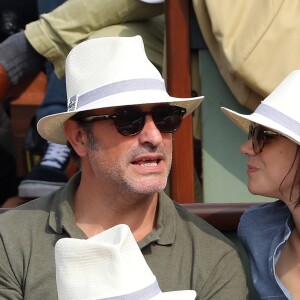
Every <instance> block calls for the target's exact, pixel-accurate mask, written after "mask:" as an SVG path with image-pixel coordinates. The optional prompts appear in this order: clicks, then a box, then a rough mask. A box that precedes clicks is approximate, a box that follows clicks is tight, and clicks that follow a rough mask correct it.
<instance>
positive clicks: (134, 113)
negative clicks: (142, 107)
mask: <svg viewBox="0 0 300 300" xmlns="http://www.w3.org/2000/svg"><path fill="white" fill-rule="evenodd" d="M115 124H116V128H117V130H118V132H119V133H120V134H122V135H125V136H128V135H136V134H138V133H139V132H141V130H142V129H143V127H144V124H145V115H144V114H143V113H141V111H139V110H137V109H134V108H130V109H120V110H118V111H117V112H116V118H115Z"/></svg>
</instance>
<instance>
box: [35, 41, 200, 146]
mask: <svg viewBox="0 0 300 300" xmlns="http://www.w3.org/2000/svg"><path fill="white" fill-rule="evenodd" d="M66 88H67V98H68V111H67V112H62V113H58V114H53V115H49V116H46V117H44V118H42V119H41V120H40V121H39V122H38V124H37V128H38V132H39V134H40V135H41V136H42V137H43V138H44V139H46V140H49V141H52V142H54V143H57V144H65V143H66V137H65V134H64V122H65V121H66V120H68V119H69V118H71V117H72V116H73V115H75V114H76V113H78V112H81V111H87V110H94V109H98V108H106V107H117V106H125V105H139V104H156V103H170V104H171V105H178V106H181V107H184V108H186V109H187V113H186V115H188V114H190V113H191V112H192V111H194V110H195V109H196V108H197V106H198V105H199V104H200V103H201V101H202V100H203V98H204V97H202V96H201V97H194V98H175V97H170V96H169V95H168V93H167V91H166V87H165V83H164V80H163V78H162V77H161V74H160V73H159V71H158V70H157V69H156V67H155V66H154V65H153V64H152V63H151V62H150V61H149V59H148V58H147V56H146V53H145V49H144V44H143V40H142V38H141V37H140V36H134V37H105V38H96V39H91V40H88V41H85V42H83V43H81V44H79V45H77V46H75V47H74V48H73V49H72V50H71V51H70V53H69V55H68V57H67V59H66Z"/></svg>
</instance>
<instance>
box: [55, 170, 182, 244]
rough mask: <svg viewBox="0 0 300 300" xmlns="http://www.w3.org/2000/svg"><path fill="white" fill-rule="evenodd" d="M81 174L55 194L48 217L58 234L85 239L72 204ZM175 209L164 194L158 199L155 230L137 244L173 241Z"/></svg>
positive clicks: (160, 194) (170, 242) (76, 175)
mask: <svg viewBox="0 0 300 300" xmlns="http://www.w3.org/2000/svg"><path fill="white" fill-rule="evenodd" d="M80 178H81V172H78V173H77V174H75V175H74V176H73V177H72V178H71V179H70V180H69V182H68V183H67V184H66V186H65V187H64V188H63V189H61V190H59V191H58V192H57V193H55V196H54V198H53V204H52V208H51V211H50V216H49V225H50V227H51V228H52V229H53V230H54V231H55V232H56V233H58V234H62V233H63V232H64V231H66V232H67V233H68V234H69V236H70V237H77V238H87V237H86V235H85V234H84V232H83V231H82V230H81V229H80V228H79V227H78V226H76V223H75V219H74V214H73V210H72V203H73V199H74V195H75V191H76V189H77V187H78V185H79V183H80ZM176 212H177V211H176V208H175V206H174V203H173V201H172V200H171V199H170V198H169V197H168V196H167V194H166V193H165V192H160V193H159V197H158V214H157V223H156V228H155V229H154V230H152V231H151V232H150V233H149V234H148V235H147V236H146V237H145V238H144V239H143V240H141V241H140V242H139V245H140V247H141V248H142V247H144V246H146V245H148V244H150V243H153V242H156V243H157V244H159V245H170V244H173V243H174V241H175V233H176V215H177V214H176Z"/></svg>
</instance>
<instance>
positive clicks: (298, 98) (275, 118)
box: [221, 70, 300, 144]
mask: <svg viewBox="0 0 300 300" xmlns="http://www.w3.org/2000/svg"><path fill="white" fill-rule="evenodd" d="M221 109H222V111H223V112H224V113H225V115H226V116H227V117H228V118H229V119H230V120H232V121H233V122H234V123H236V124H237V125H238V126H239V127H241V128H242V129H243V130H244V131H246V132H248V129H249V125H250V124H251V123H257V124H260V125H262V126H264V127H267V128H269V129H272V130H274V131H276V132H278V133H280V134H282V135H284V136H286V137H287V138H289V139H291V140H292V141H294V142H295V143H297V144H300V70H296V71H293V72H291V73H290V74H289V75H288V76H287V77H286V78H285V79H284V80H283V81H282V82H281V83H280V84H279V85H278V86H277V88H276V89H275V90H274V91H273V92H272V93H271V94H270V95H269V96H268V97H267V98H266V99H265V100H264V101H262V102H261V104H260V105H259V106H258V107H257V108H256V110H255V111H254V112H253V113H252V114H250V115H243V114H239V113H237V112H235V111H233V110H230V109H228V108H225V107H222V108H221Z"/></svg>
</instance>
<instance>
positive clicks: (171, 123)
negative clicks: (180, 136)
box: [79, 105, 186, 136]
mask: <svg viewBox="0 0 300 300" xmlns="http://www.w3.org/2000/svg"><path fill="white" fill-rule="evenodd" d="M185 113H186V109H185V108H183V107H179V106H167V105H164V106H158V107H155V108H153V109H152V110H151V111H142V110H140V109H139V108H138V107H136V106H126V107H122V108H120V109H118V110H116V111H115V112H114V113H113V114H110V115H98V116H88V117H85V118H82V119H80V120H79V121H81V122H94V121H105V120H113V121H114V122H115V126H116V129H117V130H118V132H119V133H120V134H122V135H124V136H128V135H137V134H138V133H140V132H141V131H142V129H143V128H144V125H145V122H146V115H151V116H152V119H153V122H154V124H155V125H156V127H157V128H158V130H159V131H160V132H162V133H172V132H175V131H176V130H177V129H178V128H179V126H180V125H181V122H182V119H183V116H184V115H185Z"/></svg>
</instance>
